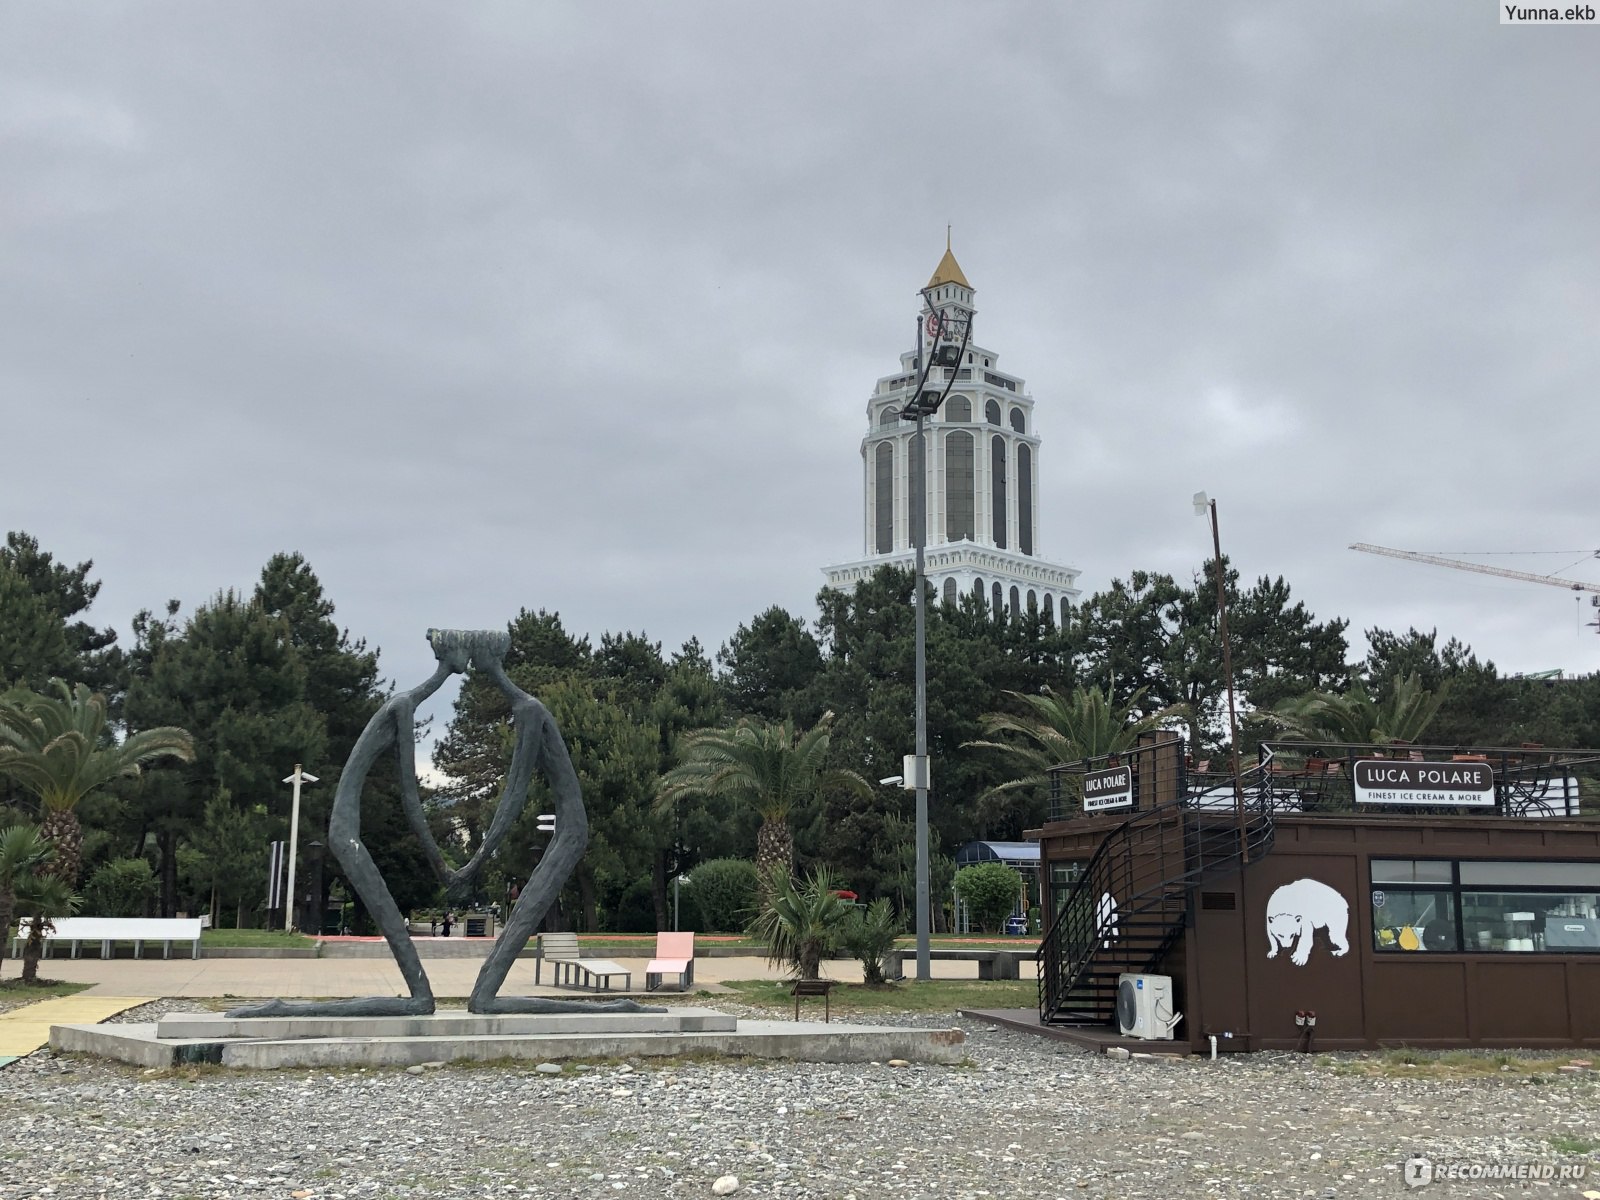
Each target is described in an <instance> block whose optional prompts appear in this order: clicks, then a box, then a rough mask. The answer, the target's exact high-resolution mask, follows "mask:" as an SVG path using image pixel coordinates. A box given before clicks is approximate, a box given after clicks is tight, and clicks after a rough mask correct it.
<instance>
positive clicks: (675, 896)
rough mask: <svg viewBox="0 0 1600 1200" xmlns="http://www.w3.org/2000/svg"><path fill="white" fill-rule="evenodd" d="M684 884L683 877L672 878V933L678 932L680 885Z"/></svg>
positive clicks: (675, 876)
mask: <svg viewBox="0 0 1600 1200" xmlns="http://www.w3.org/2000/svg"><path fill="white" fill-rule="evenodd" d="M682 882H683V877H682V876H681V875H674V876H673V877H672V932H673V933H677V932H678V885H679V884H680V883H682Z"/></svg>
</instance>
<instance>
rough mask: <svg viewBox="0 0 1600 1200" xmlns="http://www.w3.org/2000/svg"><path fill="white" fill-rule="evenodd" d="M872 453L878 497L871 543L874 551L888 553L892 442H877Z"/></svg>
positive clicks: (891, 515) (891, 546) (891, 520)
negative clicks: (876, 446)
mask: <svg viewBox="0 0 1600 1200" xmlns="http://www.w3.org/2000/svg"><path fill="white" fill-rule="evenodd" d="M874 453H875V455H876V458H875V461H874V473H875V476H876V480H877V489H878V498H877V509H876V511H875V513H874V514H873V515H874V517H875V518H876V519H875V521H874V522H873V524H874V534H875V536H874V537H873V545H874V546H875V547H876V553H878V554H888V553H889V552H890V551H891V550H893V549H894V443H893V442H879V443H878V449H877V450H876V451H875V452H874Z"/></svg>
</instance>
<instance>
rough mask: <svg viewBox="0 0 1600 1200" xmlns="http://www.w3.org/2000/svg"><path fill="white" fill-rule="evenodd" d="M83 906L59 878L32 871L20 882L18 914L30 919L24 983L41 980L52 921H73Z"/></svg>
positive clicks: (18, 883)
mask: <svg viewBox="0 0 1600 1200" xmlns="http://www.w3.org/2000/svg"><path fill="white" fill-rule="evenodd" d="M80 903H81V900H80V897H79V896H78V893H77V892H75V891H73V890H72V889H71V888H70V887H68V886H67V882H66V880H64V879H62V878H61V877H60V876H59V875H50V874H46V873H45V872H43V871H37V870H36V871H32V872H30V873H29V874H27V875H25V876H23V877H22V878H21V879H19V880H18V881H17V912H18V913H20V914H21V915H22V916H24V917H31V918H32V924H31V925H30V926H29V928H28V940H27V941H26V942H24V943H23V944H22V982H23V983H36V982H38V979H39V956H40V955H41V954H43V953H44V935H45V932H46V931H47V930H48V929H49V928H50V922H51V918H52V917H70V916H71V915H72V914H73V913H75V912H77V911H78V906H79V904H80Z"/></svg>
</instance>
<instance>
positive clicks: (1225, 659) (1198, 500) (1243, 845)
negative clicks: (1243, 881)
mask: <svg viewBox="0 0 1600 1200" xmlns="http://www.w3.org/2000/svg"><path fill="white" fill-rule="evenodd" d="M1207 513H1210V515H1211V550H1212V554H1213V558H1212V561H1213V562H1214V563H1215V564H1216V568H1217V631H1218V633H1219V634H1220V635H1221V638H1222V676H1223V678H1224V679H1225V680H1226V681H1227V685H1228V745H1229V747H1230V748H1231V750H1232V762H1233V808H1234V812H1235V813H1236V814H1237V815H1238V818H1239V860H1240V862H1243V863H1248V862H1249V861H1250V847H1249V845H1248V844H1247V842H1246V840H1245V820H1244V792H1243V791H1242V790H1241V789H1240V787H1239V717H1238V713H1237V711H1236V709H1235V707H1234V702H1233V645H1232V643H1231V642H1230V641H1229V639H1228V592H1227V587H1226V586H1225V581H1224V579H1223V572H1222V535H1221V533H1219V532H1218V530H1217V502H1216V501H1215V500H1211V499H1208V498H1207V496H1206V494H1205V493H1204V492H1196V493H1195V494H1194V515H1195V516H1197V517H1203V516H1205V515H1206V514H1207Z"/></svg>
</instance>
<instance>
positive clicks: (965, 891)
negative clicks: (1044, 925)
mask: <svg viewBox="0 0 1600 1200" xmlns="http://www.w3.org/2000/svg"><path fill="white" fill-rule="evenodd" d="M955 888H956V895H958V896H960V897H961V902H962V903H963V904H965V905H966V906H967V911H968V912H969V913H971V914H972V919H973V920H974V921H976V922H977V923H978V928H979V929H981V930H983V931H984V932H985V933H1000V932H1003V931H1004V930H1005V922H1006V918H1007V917H1009V916H1010V915H1011V910H1012V909H1014V908H1015V907H1016V906H1017V897H1018V896H1020V895H1021V894H1022V876H1020V875H1018V874H1017V873H1016V872H1015V871H1013V870H1012V869H1011V868H1010V867H1008V866H1006V865H1005V864H1004V863H997V862H986V863H978V864H977V865H976V866H971V867H962V868H961V870H959V871H957V872H956V880H955Z"/></svg>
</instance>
